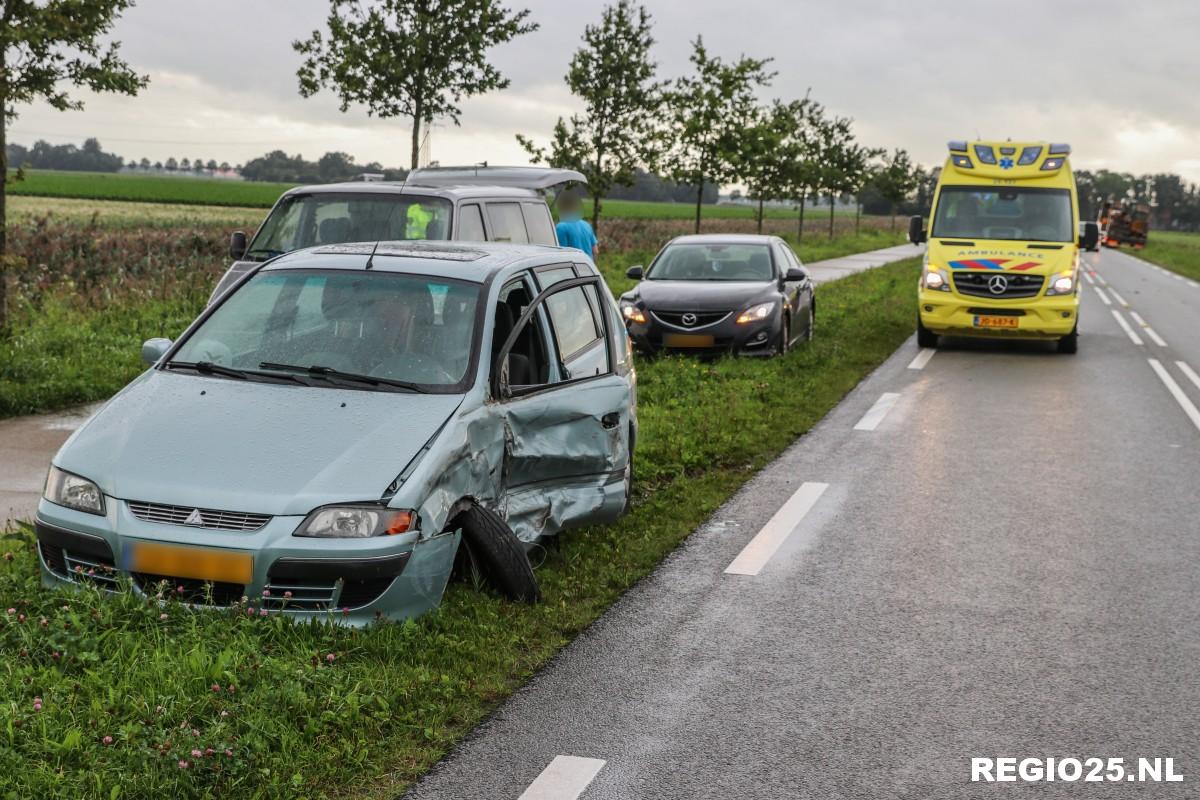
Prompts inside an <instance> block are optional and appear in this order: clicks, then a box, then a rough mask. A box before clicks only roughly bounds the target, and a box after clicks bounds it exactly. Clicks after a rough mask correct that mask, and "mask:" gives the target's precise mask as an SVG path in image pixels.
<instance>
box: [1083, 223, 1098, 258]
mask: <svg viewBox="0 0 1200 800" xmlns="http://www.w3.org/2000/svg"><path fill="white" fill-rule="evenodd" d="M1099 243H1100V226H1099V225H1097V224H1096V223H1094V222H1085V223H1083V233H1081V234H1079V246H1080V247H1082V248H1083V249H1084V250H1089V251H1090V250H1095V249H1096V245H1098V244H1099Z"/></svg>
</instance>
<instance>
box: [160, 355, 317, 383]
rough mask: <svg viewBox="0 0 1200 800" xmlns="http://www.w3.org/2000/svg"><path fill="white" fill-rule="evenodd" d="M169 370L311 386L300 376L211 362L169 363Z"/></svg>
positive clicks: (167, 364) (167, 365)
mask: <svg viewBox="0 0 1200 800" xmlns="http://www.w3.org/2000/svg"><path fill="white" fill-rule="evenodd" d="M166 367H167V369H192V370H195V371H196V372H199V373H200V374H201V375H220V376H222V377H225V378H237V379H238V380H243V381H244V380H250V379H251V378H269V379H271V380H276V381H290V382H292V383H299V384H301V385H303V386H308V385H310V384H309V383H308V382H307V381H305V380H304V379H302V378H300V377H299V376H298V375H276V374H275V373H272V372H259V371H258V370H252V369H238V368H237V367H225V366H221V365H220V364H214V363H213V362H211V361H196V362H195V363H193V362H191V361H168V362H167V363H166Z"/></svg>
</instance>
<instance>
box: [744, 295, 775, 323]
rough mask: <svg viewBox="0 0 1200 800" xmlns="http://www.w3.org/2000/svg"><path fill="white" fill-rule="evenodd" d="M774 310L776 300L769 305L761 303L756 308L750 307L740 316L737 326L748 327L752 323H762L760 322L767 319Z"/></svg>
mask: <svg viewBox="0 0 1200 800" xmlns="http://www.w3.org/2000/svg"><path fill="white" fill-rule="evenodd" d="M774 308H775V301H774V300H772V301H771V302H769V303H759V304H758V305H756V306H750V307H749V308H747V309H746V310H745V311H743V312H742V313H740V314H738V318H737V324H738V325H748V324H749V323H751V322H760V321H762V320H764V319H766V318H767V315H768V314H770V313H771V311H772V309H774Z"/></svg>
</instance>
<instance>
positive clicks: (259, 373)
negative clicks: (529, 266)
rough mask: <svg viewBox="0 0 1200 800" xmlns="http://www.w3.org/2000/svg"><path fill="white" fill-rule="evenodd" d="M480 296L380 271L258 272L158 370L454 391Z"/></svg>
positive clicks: (459, 284) (464, 377)
mask: <svg viewBox="0 0 1200 800" xmlns="http://www.w3.org/2000/svg"><path fill="white" fill-rule="evenodd" d="M479 290H480V287H479V285H478V284H475V283H468V282H464V281H455V280H450V279H446V278H437V277H431V276H425V275H408V274H402V273H393V272H382V271H380V272H362V271H357V270H356V271H353V272H351V271H346V270H308V269H305V270H277V271H275V270H272V271H266V272H260V273H259V274H257V275H255V276H254V277H252V278H250V279H249V280H248V281H247V282H246V283H245V284H244V285H242V286H241V287H240V288H238V289H237V290H236V291H235V292H234V293H233V294H232V295H231V296H230V297H228V298H227V299H226V300H225V302H223V303H221V305H220V306H219V307H217V308H216V309H215V310H214V311H213V312H212V314H210V315H209V316H208V317H207V319H205V320H204V322H203V323H202V324H201V325H200V326H199V327H198V328H197V329H196V330H195V331H194V332H193V333H192V334H191V335H190V336H189V337H188V338H187V340H186V341H184V342H183V344H182V345H181V346H180V348H179V349H178V351H177V352H176V353H175V354H174V356H173V357H172V358H171V360H170V362H168V363H167V364H166V368H167V369H172V370H189V371H194V372H198V373H201V374H207V375H216V376H220V377H225V378H233V379H245V380H271V381H281V382H282V381H297V382H303V383H307V384H311V385H314V386H331V387H336V388H351V389H371V390H377V391H417V392H424V391H434V392H438V391H440V392H447V391H456V390H462V389H464V388H465V387H466V385H467V384H468V383H469V367H470V364H471V361H472V359H471V354H472V352H473V347H474V332H475V327H476V309H477V307H478V301H479Z"/></svg>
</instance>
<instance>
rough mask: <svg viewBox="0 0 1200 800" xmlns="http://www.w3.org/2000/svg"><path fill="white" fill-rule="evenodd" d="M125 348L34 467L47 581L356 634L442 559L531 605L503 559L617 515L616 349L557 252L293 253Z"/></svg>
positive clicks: (409, 596) (597, 310) (614, 326)
mask: <svg viewBox="0 0 1200 800" xmlns="http://www.w3.org/2000/svg"><path fill="white" fill-rule="evenodd" d="M143 356H144V357H145V358H146V359H147V361H148V362H150V363H151V364H152V365H153V366H152V368H151V369H149V370H147V371H146V372H144V373H143V374H142V375H141V376H140V377H138V378H137V379H135V380H134V381H133V382H132V383H131V384H130V385H129V386H127V387H126V388H125V389H123V390H122V391H121V392H120V393H119V394H117V395H116V396H115V397H114V398H113V399H111V400H110V401H109V402H108V403H107V404H106V405H105V406H104V407H103V408H102V409H101V410H100V411H99V412H98V413H96V415H95V416H93V417H92V418H91V419H90V420H89V421H88V422H87V423H86V424H85V425H84V426H83V427H82V428H80V429H79V430H78V431H77V432H76V433H75V434H74V435H73V436H72V437H71V438H70V439H69V440H68V441H67V442H66V444H64V445H63V447H62V449H61V450H60V451H59V452H58V454H57V455H56V456H55V458H54V460H53V464H52V467H51V470H50V475H49V477H48V479H47V482H46V490H45V495H44V497H43V499H42V501H41V503H40V505H39V507H38V512H37V517H36V521H35V527H36V532H37V537H38V544H39V553H40V556H41V560H42V567H43V577H44V580H45V582H46V583H48V584H51V585H54V584H63V583H83V582H88V583H96V584H100V585H101V586H103V587H105V588H109V589H112V590H118V589H120V588H121V587H124V586H132V589H133V590H134V591H140V592H144V593H147V594H154V593H156V592H157V591H161V587H162V586H163V582H164V581H165V582H166V585H167V586H168V587H170V588H171V590H172V591H174V592H176V593H177V594H178V595H179V596H181V597H183V598H185V599H188V600H191V601H193V602H197V603H199V602H207V603H210V604H212V605H217V606H223V605H231V604H235V603H238V602H240V600H241V598H242V597H249V598H251V602H253V603H254V604H256V605H257V604H259V603H261V605H262V607H263V608H267V609H275V610H279V611H282V612H284V613H289V614H295V615H299V616H314V615H321V616H324V615H329V614H333V615H334V616H335V618H337V619H338V620H343V621H346V622H348V623H351V624H362V623H366V622H368V621H370V620H372V619H375V618H377V617H386V618H390V619H399V618H404V617H409V616H413V615H416V614H420V613H421V612H423V611H426V610H427V609H430V608H432V607H433V606H435V605H437V603H438V602H439V600H440V598H441V596H442V592H443V590H444V588H445V586H446V583H447V580H448V578H449V577H450V574H451V571H452V568H453V567H454V564H455V561H456V555H457V554H458V553H459V550H460V548H461V547H463V545H465V546H466V547H465V550H466V551H468V552H469V554H470V558H471V561H472V562H473V563H474V564H475V565H477V566H478V567H479V568H480V569H481V570H482V572H483V573H484V575H485V576H486V577H488V578H489V579H490V581H491V582H492V584H493V585H494V586H496V587H497V588H498V589H499V590H500V591H502V592H503V593H504V594H506V595H508V596H510V597H514V598H520V599H524V600H528V601H532V600H534V599H536V598H537V596H538V588H537V583H536V579H535V577H534V575H533V572H532V570H531V568H530V565H529V561H528V559H527V558H526V555H525V551H526V548H527V547H529V546H530V545H532V544H533V543H535V542H537V541H538V540H539V539H542V538H543V537H547V536H553V535H554V534H557V533H559V532H560V531H562V530H563V529H565V528H568V527H571V526H576V525H583V524H591V523H603V522H608V521H612V520H615V519H616V518H617V517H619V516H620V515H621V514H622V513H623V512H624V510H625V508H626V505H627V503H628V498H629V494H630V490H631V485H632V479H633V475H632V452H633V447H634V442H635V441H636V437H637V414H636V411H637V404H636V377H635V373H634V371H633V365H632V361H631V349H630V346H629V341H628V338H627V336H626V333H625V328H624V325H623V324H622V322H621V317H620V314H619V312H618V310H617V307H616V304H615V302H614V300H613V297H612V295H611V293H610V292H609V290H608V288H607V287H606V286H605V284H604V282H603V280H602V279H601V277H600V275H599V273H598V272H597V270H596V268H595V266H594V265H593V264H592V263H591V262H590V261H588V260H587V259H586V258H585V257H583V255H582V254H579V253H576V252H575V251H571V250H563V249H557V248H548V247H535V246H529V245H527V246H514V245H491V244H486V243H481V244H466V243H461V244H460V243H451V242H428V243H411V242H403V243H379V244H350V245H335V246H329V247H317V248H311V249H308V250H303V251H299V252H296V253H292V254H290V255H285V256H282V257H279V258H276V259H274V260H272V261H269V262H266V263H264V264H260V265H258V266H257V268H256V270H255V271H254V272H253V273H251V274H250V275H249V276H247V277H245V278H243V279H242V280H241V281H240V282H239V283H238V284H237V285H236V286H235V287H234V288H232V289H231V290H230V291H228V292H226V293H225V294H224V295H223V296H222V297H221V298H220V299H219V300H218V301H217V302H216V303H214V304H213V305H211V306H209V307H208V308H207V309H206V310H205V311H204V313H203V314H202V315H201V316H200V317H199V318H198V319H197V320H196V321H195V322H194V323H192V325H191V326H189V327H188V329H187V330H186V331H185V332H184V333H183V335H182V336H181V337H180V338H179V340H178V341H175V342H173V343H172V342H169V341H167V340H161V339H160V340H151V341H150V342H147V343H146V345H145V346H144V348H143ZM124 578H128V579H129V582H128V583H126V582H125V580H123V579H124ZM260 598H261V600H260Z"/></svg>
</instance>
